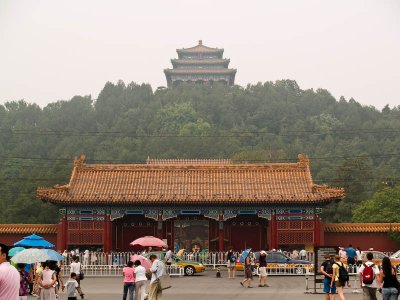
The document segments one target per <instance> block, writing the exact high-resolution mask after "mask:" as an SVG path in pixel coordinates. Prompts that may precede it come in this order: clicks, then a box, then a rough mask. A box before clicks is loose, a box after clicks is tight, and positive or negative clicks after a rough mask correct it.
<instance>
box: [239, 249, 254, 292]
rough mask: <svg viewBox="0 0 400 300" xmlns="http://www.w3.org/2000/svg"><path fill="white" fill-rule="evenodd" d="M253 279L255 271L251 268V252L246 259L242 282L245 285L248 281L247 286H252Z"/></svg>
mask: <svg viewBox="0 0 400 300" xmlns="http://www.w3.org/2000/svg"><path fill="white" fill-rule="evenodd" d="M252 281H253V271H252V270H251V257H250V253H249V254H248V255H247V256H246V258H245V260H244V280H242V281H241V282H240V284H241V285H242V286H243V287H244V284H245V283H246V282H247V287H248V288H252V286H251V282H252Z"/></svg>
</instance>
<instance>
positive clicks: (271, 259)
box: [236, 251, 314, 275]
mask: <svg viewBox="0 0 400 300" xmlns="http://www.w3.org/2000/svg"><path fill="white" fill-rule="evenodd" d="M254 254H255V256H256V265H257V266H258V262H259V258H260V252H259V251H257V252H254ZM266 260H267V265H268V267H269V268H279V269H284V270H285V271H287V272H288V273H289V272H294V273H295V274H298V275H301V274H305V273H306V271H307V270H308V271H312V270H313V269H314V265H313V264H312V263H311V262H309V261H307V260H299V259H292V258H290V257H289V256H287V255H285V254H283V253H282V252H276V251H268V252H267V258H266ZM236 270H238V271H242V270H243V264H242V263H240V261H239V260H237V261H236Z"/></svg>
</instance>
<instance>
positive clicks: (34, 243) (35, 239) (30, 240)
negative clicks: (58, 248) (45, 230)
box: [14, 234, 55, 248]
mask: <svg viewBox="0 0 400 300" xmlns="http://www.w3.org/2000/svg"><path fill="white" fill-rule="evenodd" d="M14 246H21V247H42V248H51V247H55V246H54V245H53V244H52V243H49V242H48V241H46V240H45V239H44V238H42V237H41V236H38V235H36V234H32V235H30V236H27V237H24V238H23V239H22V240H20V241H19V242H16V243H14Z"/></svg>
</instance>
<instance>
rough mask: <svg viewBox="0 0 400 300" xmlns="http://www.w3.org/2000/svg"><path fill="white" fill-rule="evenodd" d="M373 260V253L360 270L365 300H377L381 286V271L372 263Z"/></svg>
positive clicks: (369, 254)
mask: <svg viewBox="0 0 400 300" xmlns="http://www.w3.org/2000/svg"><path fill="white" fill-rule="evenodd" d="M373 258H374V255H373V254H372V252H368V253H367V262H366V263H364V264H363V265H362V266H361V267H360V269H359V270H358V273H359V275H360V282H361V286H362V290H363V300H377V298H376V290H377V288H378V286H379V282H378V276H379V274H380V271H379V268H378V266H377V265H375V264H374V262H373V261H372V259H373Z"/></svg>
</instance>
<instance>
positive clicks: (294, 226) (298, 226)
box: [289, 221, 301, 230]
mask: <svg viewBox="0 0 400 300" xmlns="http://www.w3.org/2000/svg"><path fill="white" fill-rule="evenodd" d="M289 228H290V229H292V230H301V221H289Z"/></svg>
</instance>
